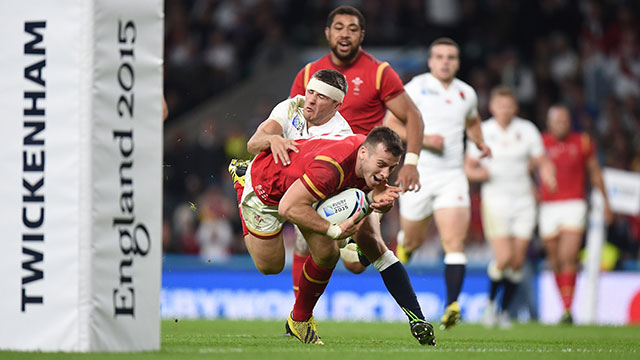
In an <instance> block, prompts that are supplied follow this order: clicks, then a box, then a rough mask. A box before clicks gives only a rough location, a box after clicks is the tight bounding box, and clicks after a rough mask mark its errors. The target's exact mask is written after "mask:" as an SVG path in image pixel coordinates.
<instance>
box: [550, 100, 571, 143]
mask: <svg viewBox="0 0 640 360" xmlns="http://www.w3.org/2000/svg"><path fill="white" fill-rule="evenodd" d="M547 129H548V130H549V132H550V133H551V135H553V136H554V137H556V138H557V139H564V138H565V137H566V136H567V135H568V134H569V131H570V130H571V115H570V114H569V111H568V110H567V109H566V108H563V107H553V108H551V109H549V113H548V114H547Z"/></svg>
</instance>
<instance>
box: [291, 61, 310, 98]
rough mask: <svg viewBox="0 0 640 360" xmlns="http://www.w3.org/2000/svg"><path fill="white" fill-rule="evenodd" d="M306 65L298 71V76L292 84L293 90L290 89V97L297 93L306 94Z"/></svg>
mask: <svg viewBox="0 0 640 360" xmlns="http://www.w3.org/2000/svg"><path fill="white" fill-rule="evenodd" d="M305 68H306V66H305V67H303V68H302V69H300V71H299V72H298V75H296V78H295V79H294V80H293V84H291V91H289V97H290V98H293V97H295V96H296V95H304V91H305V88H304V72H305Z"/></svg>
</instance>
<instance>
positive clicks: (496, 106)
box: [489, 95, 518, 124]
mask: <svg viewBox="0 0 640 360" xmlns="http://www.w3.org/2000/svg"><path fill="white" fill-rule="evenodd" d="M489 111H491V115H493V117H494V118H495V119H496V120H497V121H498V122H499V123H501V124H505V123H508V122H510V121H511V120H512V119H513V118H514V117H515V116H516V113H517V112H518V104H517V103H516V100H515V99H514V98H512V97H511V96H507V95H504V96H502V95H498V96H495V97H494V98H493V99H491V102H490V103H489Z"/></svg>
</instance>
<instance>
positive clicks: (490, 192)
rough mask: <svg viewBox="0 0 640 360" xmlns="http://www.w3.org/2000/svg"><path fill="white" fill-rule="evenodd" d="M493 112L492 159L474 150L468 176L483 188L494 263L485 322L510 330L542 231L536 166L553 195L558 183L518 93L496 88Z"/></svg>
mask: <svg viewBox="0 0 640 360" xmlns="http://www.w3.org/2000/svg"><path fill="white" fill-rule="evenodd" d="M489 111H490V112H491V115H492V117H491V118H489V119H488V120H486V121H484V122H483V123H482V134H483V135H484V140H485V143H486V144H487V146H489V147H490V148H491V154H492V157H491V158H487V157H485V158H484V159H479V158H478V156H479V155H480V153H479V151H478V150H477V148H476V147H474V146H471V144H468V145H467V156H466V157H465V173H466V174H467V177H468V179H469V180H470V181H473V182H482V190H481V191H482V192H481V194H482V227H483V229H484V234H485V236H486V238H487V240H488V242H489V244H490V245H491V248H492V250H493V257H494V258H493V260H492V261H491V263H489V267H488V269H487V273H488V275H489V280H490V288H489V304H488V305H487V307H486V308H485V312H484V318H483V322H484V324H485V325H486V326H488V327H492V326H494V325H496V324H497V325H498V326H500V327H501V328H509V327H511V319H510V317H509V314H508V311H507V309H508V307H509V304H510V303H511V300H512V299H513V295H514V294H515V291H516V289H517V287H518V285H519V284H520V282H521V281H522V278H523V275H522V270H521V269H522V266H523V265H524V262H525V258H526V254H527V249H528V247H529V242H530V241H531V238H532V236H533V231H534V229H535V225H536V199H535V195H534V186H535V185H534V183H533V181H532V179H531V175H530V166H531V167H532V168H534V169H536V170H537V171H538V174H539V177H540V179H541V181H543V182H544V183H545V185H546V187H547V188H549V189H550V190H551V191H555V186H556V183H555V173H554V167H553V163H551V161H550V160H549V158H547V156H546V155H545V151H544V146H543V145H542V136H541V135H540V131H538V129H537V128H536V127H535V125H534V124H533V123H531V122H530V121H529V120H525V119H522V118H519V117H517V116H516V114H517V113H518V103H517V100H516V96H515V93H514V92H513V91H512V90H511V89H510V88H508V87H506V86H498V87H496V88H494V89H493V90H492V91H491V96H490V100H489ZM500 287H504V292H503V295H502V303H501V304H500V310H501V311H500V312H499V314H498V313H497V307H498V306H497V303H496V301H495V299H496V295H497V293H498V290H499V288H500Z"/></svg>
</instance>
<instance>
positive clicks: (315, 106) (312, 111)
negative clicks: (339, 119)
mask: <svg viewBox="0 0 640 360" xmlns="http://www.w3.org/2000/svg"><path fill="white" fill-rule="evenodd" d="M340 105H342V103H341V102H337V101H335V100H333V99H331V98H330V97H328V96H326V95H322V94H320V93H319V92H317V91H315V90H309V89H307V91H306V92H305V94H304V110H303V114H304V118H305V119H307V121H308V122H310V123H312V124H313V125H322V124H324V123H325V122H327V121H329V119H331V117H332V116H333V115H334V114H335V113H336V111H338V109H339V108H340Z"/></svg>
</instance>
